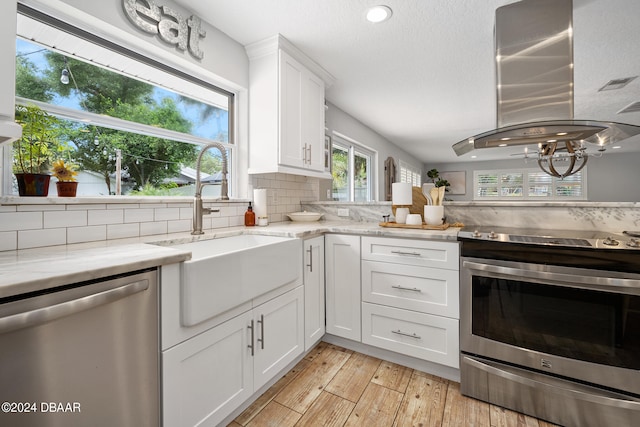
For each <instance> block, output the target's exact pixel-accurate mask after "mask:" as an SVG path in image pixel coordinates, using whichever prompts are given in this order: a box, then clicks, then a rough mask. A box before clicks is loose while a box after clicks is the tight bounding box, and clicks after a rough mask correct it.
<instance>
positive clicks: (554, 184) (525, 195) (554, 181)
mask: <svg viewBox="0 0 640 427" xmlns="http://www.w3.org/2000/svg"><path fill="white" fill-rule="evenodd" d="M534 173H535V174H538V173H544V172H543V171H541V170H540V169H538V168H526V169H488V170H474V171H473V200H474V201H498V200H499V201H527V202H532V201H540V202H542V201H568V200H572V201H586V200H587V195H588V193H587V171H586V169H582V170H581V171H580V172H578V174H579V176H580V186H581V194H580V196H562V195H558V194H557V189H558V186H559V184H560V183H561V182H562V179H561V178H556V177H554V176H551V175H549V178H551V191H552V194H551V195H550V196H532V195H529V191H530V188H531V185H533V184H534V183H531V182H530V178H531V175H532V174H534ZM491 174H497V175H498V179H497V184H496V186H497V188H498V195H497V196H479V195H478V191H479V190H480V188H481V185H480V183H479V182H478V180H479V177H480V175H491ZM507 174H522V175H523V176H522V194H521V195H520V196H502V195H501V193H502V192H501V189H502V188H503V187H504V185H503V184H502V180H501V179H500V177H501V176H503V175H507Z"/></svg>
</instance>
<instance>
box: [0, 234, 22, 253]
mask: <svg viewBox="0 0 640 427" xmlns="http://www.w3.org/2000/svg"><path fill="white" fill-rule="evenodd" d="M15 249H18V232H17V231H3V232H0V251H13V250H15Z"/></svg>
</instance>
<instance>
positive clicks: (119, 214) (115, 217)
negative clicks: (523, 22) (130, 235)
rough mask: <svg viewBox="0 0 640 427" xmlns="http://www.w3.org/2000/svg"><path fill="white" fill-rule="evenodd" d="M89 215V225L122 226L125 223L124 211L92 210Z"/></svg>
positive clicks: (88, 212)
mask: <svg viewBox="0 0 640 427" xmlns="http://www.w3.org/2000/svg"><path fill="white" fill-rule="evenodd" d="M87 214H88V222H87V223H88V225H102V224H122V223H123V222H124V210H123V209H105V210H90V211H87Z"/></svg>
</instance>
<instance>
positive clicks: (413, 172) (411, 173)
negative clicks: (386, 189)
mask: <svg viewBox="0 0 640 427" xmlns="http://www.w3.org/2000/svg"><path fill="white" fill-rule="evenodd" d="M400 182H410V183H411V184H412V185H413V186H414V187H421V186H422V174H421V173H420V170H419V169H416V168H414V167H413V166H411V165H409V164H407V163H405V162H403V161H402V160H400Z"/></svg>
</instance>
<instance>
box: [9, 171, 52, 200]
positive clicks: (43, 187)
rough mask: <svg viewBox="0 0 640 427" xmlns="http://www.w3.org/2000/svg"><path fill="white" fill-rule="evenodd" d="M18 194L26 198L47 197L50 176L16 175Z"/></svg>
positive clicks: (37, 174) (35, 174)
mask: <svg viewBox="0 0 640 427" xmlns="http://www.w3.org/2000/svg"><path fill="white" fill-rule="evenodd" d="M15 176H16V180H17V181H18V194H19V195H20V196H27V197H47V196H48V195H49V180H50V179H51V175H44V174H39V173H16V174H15Z"/></svg>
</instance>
